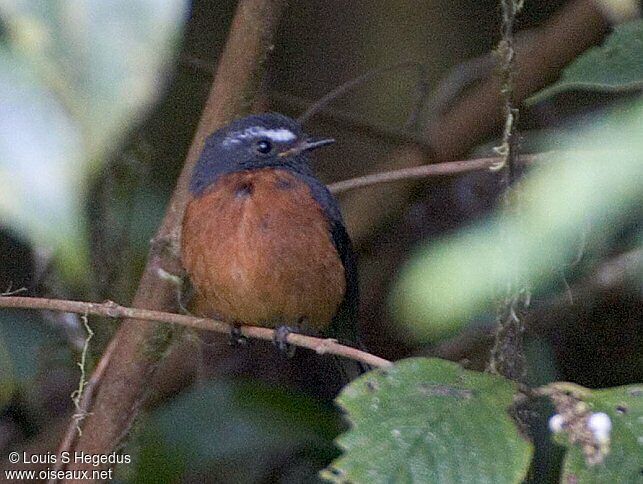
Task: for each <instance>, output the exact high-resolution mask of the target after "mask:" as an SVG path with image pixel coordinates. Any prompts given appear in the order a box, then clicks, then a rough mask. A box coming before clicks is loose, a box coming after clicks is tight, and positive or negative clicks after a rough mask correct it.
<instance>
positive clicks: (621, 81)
mask: <svg viewBox="0 0 643 484" xmlns="http://www.w3.org/2000/svg"><path fill="white" fill-rule="evenodd" d="M642 88H643V20H633V21H631V22H628V23H625V24H622V25H618V26H617V27H616V28H615V30H614V32H613V33H612V34H611V35H610V36H609V37H608V38H607V39H606V40H605V43H604V44H603V45H601V46H600V47H594V48H591V49H589V50H588V51H586V52H585V53H584V54H582V55H581V56H579V57H578V58H577V59H576V60H575V61H574V62H572V63H571V64H570V65H569V66H568V67H567V68H566V69H565V70H564V71H563V74H562V76H561V77H560V79H559V80H558V81H557V82H556V83H554V84H552V85H551V86H549V87H547V88H545V89H543V90H542V91H540V92H539V93H537V94H535V95H534V96H532V97H531V98H529V99H528V100H527V104H535V103H537V102H539V101H542V100H543V99H547V98H549V97H552V96H554V95H556V94H558V93H560V92H563V91H570V90H578V89H582V90H593V91H630V90H640V89H642Z"/></svg>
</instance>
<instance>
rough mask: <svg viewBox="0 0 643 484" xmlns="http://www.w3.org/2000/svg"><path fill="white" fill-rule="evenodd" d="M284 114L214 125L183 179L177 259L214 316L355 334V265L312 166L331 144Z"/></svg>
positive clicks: (344, 337)
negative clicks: (186, 196) (315, 153)
mask: <svg viewBox="0 0 643 484" xmlns="http://www.w3.org/2000/svg"><path fill="white" fill-rule="evenodd" d="M333 142H334V140H332V139H315V138H311V137H309V136H307V135H306V134H304V132H303V131H302V128H301V126H300V125H299V124H298V123H297V122H296V121H295V120H293V119H291V118H288V117H286V116H283V115H280V114H275V113H266V114H260V115H252V116H247V117H245V118H242V119H238V120H236V121H234V122H232V123H230V124H229V125H227V126H226V127H224V128H222V129H220V130H218V131H216V132H214V133H213V134H211V135H210V136H209V137H208V138H207V140H206V142H205V147H204V149H203V152H202V153H201V156H200V158H199V160H198V162H197V165H196V167H195V169H194V173H193V175H192V179H191V182H190V187H189V189H190V194H191V199H190V201H189V203H188V205H187V209H186V212H185V217H184V220H183V227H182V236H181V251H182V254H181V255H182V261H183V265H184V267H185V269H186V271H187V273H188V275H189V277H190V280H191V282H192V285H193V287H194V290H195V292H196V297H197V298H200V300H201V305H200V306H201V307H202V308H203V307H205V311H207V312H208V313H209V314H208V315H210V316H212V317H217V318H220V319H222V320H224V321H226V322H228V323H230V324H232V325H234V326H238V325H242V324H248V325H256V326H264V327H270V328H276V329H277V332H276V335H277V339H276V343H277V345H278V346H279V347H281V348H282V349H283V348H285V340H286V337H287V335H288V332H289V331H302V332H305V333H313V334H322V335H325V336H329V337H334V338H337V339H339V340H340V341H341V342H346V343H349V344H350V343H357V333H356V324H357V306H358V289H357V271H356V266H355V258H354V254H353V249H352V247H351V241H350V239H349V237H348V234H347V233H346V228H345V227H344V223H343V221H342V216H341V213H340V210H339V207H338V204H337V201H336V200H335V199H334V197H333V196H332V195H331V193H330V192H329V191H328V189H327V188H326V186H325V185H324V184H323V183H322V182H321V181H319V180H318V179H317V178H316V177H315V175H314V174H313V172H312V170H311V169H310V167H309V162H308V152H309V151H311V150H313V149H316V148H319V147H322V146H326V145H329V144H331V143H333Z"/></svg>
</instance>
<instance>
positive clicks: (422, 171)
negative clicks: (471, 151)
mask: <svg viewBox="0 0 643 484" xmlns="http://www.w3.org/2000/svg"><path fill="white" fill-rule="evenodd" d="M545 155H546V154H545V153H543V154H538V155H525V156H521V157H520V158H519V161H520V162H521V163H532V162H533V161H535V160H536V159H537V158H540V157H543V156H545ZM499 161H501V158H499V157H493V158H478V159H473V160H463V161H448V162H445V163H435V164H433V165H422V166H413V167H410V168H401V169H399V170H391V171H384V172H381V173H375V174H373V175H366V176H360V177H357V178H351V179H349V180H342V181H339V182H335V183H331V184H330V185H328V189H329V190H330V191H331V192H332V193H342V192H346V191H348V190H354V189H356V188H363V187H368V186H372V185H379V184H382V183H390V182H394V181H402V180H412V179H416V178H427V177H429V176H449V175H457V174H459V173H468V172H471V171H477V170H484V169H487V168H490V167H492V166H494V165H495V164H496V163H498V162H499Z"/></svg>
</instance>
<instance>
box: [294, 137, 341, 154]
mask: <svg viewBox="0 0 643 484" xmlns="http://www.w3.org/2000/svg"><path fill="white" fill-rule="evenodd" d="M334 142H335V140H334V139H333V138H307V139H306V141H304V142H303V143H302V144H301V145H300V146H299V149H300V151H310V150H314V149H317V148H321V147H322V146H326V145H332V144H333V143H334Z"/></svg>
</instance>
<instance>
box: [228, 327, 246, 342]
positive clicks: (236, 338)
mask: <svg viewBox="0 0 643 484" xmlns="http://www.w3.org/2000/svg"><path fill="white" fill-rule="evenodd" d="M247 344H248V338H247V337H246V336H244V335H243V333H242V332H241V327H240V326H237V325H233V326H232V329H231V330H230V346H245V345H247Z"/></svg>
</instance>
